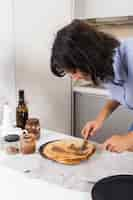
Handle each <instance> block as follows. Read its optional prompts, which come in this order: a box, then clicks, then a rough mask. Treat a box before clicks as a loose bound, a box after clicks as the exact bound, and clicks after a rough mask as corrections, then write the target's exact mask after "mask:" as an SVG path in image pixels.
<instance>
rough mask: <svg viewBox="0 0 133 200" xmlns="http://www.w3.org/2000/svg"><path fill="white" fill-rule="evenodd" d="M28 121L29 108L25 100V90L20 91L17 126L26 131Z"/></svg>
mask: <svg viewBox="0 0 133 200" xmlns="http://www.w3.org/2000/svg"><path fill="white" fill-rule="evenodd" d="M27 119H28V108H27V105H26V103H25V99H24V90H19V99H18V106H17V108H16V126H17V127H19V128H22V129H25V124H26V121H27Z"/></svg>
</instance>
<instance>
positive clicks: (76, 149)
mask: <svg viewBox="0 0 133 200" xmlns="http://www.w3.org/2000/svg"><path fill="white" fill-rule="evenodd" d="M82 143H83V140H82V139H77V138H76V139H64V140H58V141H53V142H50V143H48V144H47V145H46V146H44V148H43V149H42V152H41V154H42V155H44V156H45V157H47V158H48V159H51V160H54V161H57V162H59V163H63V164H68V165H72V164H79V163H80V162H81V161H83V160H87V159H89V157H90V156H91V155H92V154H93V153H94V152H95V145H94V144H92V143H90V142H88V143H87V144H86V147H85V148H84V150H81V146H82Z"/></svg>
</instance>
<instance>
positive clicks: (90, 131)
mask: <svg viewBox="0 0 133 200" xmlns="http://www.w3.org/2000/svg"><path fill="white" fill-rule="evenodd" d="M101 127H102V123H100V122H98V121H97V120H94V121H89V122H87V124H86V125H85V126H84V128H83V129H82V131H81V134H82V135H83V137H84V138H85V139H88V138H89V136H93V135H95V134H96V132H97V131H98V130H99V129H100V128H101Z"/></svg>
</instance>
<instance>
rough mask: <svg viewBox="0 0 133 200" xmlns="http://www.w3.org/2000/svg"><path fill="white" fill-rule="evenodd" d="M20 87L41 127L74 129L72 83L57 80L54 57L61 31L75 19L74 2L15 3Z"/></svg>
mask: <svg viewBox="0 0 133 200" xmlns="http://www.w3.org/2000/svg"><path fill="white" fill-rule="evenodd" d="M14 16H15V37H16V76H17V88H23V89H24V90H25V93H26V99H27V101H28V106H29V109H30V116H32V117H38V118H39V119H40V121H41V126H42V127H44V128H48V129H52V130H56V131H59V132H64V133H70V130H71V81H70V79H69V78H67V77H66V78H63V79H61V78H58V77H55V76H54V75H53V74H52V73H51V71H50V56H51V48H52V43H53V39H54V37H55V34H56V32H57V30H59V29H60V28H62V27H63V26H65V25H66V24H68V23H69V22H70V21H71V20H72V16H73V1H72V0H67V1H66V0H58V1H57V0H49V1H44V0H36V1H32V0H28V1H27V0H23V1H22V0H14Z"/></svg>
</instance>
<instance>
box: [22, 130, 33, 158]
mask: <svg viewBox="0 0 133 200" xmlns="http://www.w3.org/2000/svg"><path fill="white" fill-rule="evenodd" d="M35 151H36V138H35V136H34V134H31V133H28V132H27V131H24V132H23V134H22V136H21V137H20V152H21V153H23V154H32V153H34V152H35Z"/></svg>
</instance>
